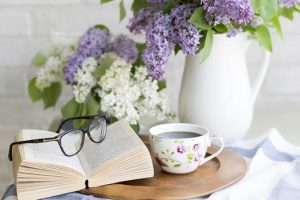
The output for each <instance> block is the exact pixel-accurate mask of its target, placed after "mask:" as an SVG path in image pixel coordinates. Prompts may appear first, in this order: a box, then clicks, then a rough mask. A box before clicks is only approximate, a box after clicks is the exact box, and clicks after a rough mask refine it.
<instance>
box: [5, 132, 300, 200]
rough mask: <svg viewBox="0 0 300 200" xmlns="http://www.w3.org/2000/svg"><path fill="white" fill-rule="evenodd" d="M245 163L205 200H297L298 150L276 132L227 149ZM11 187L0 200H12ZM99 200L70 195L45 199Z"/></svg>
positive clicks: (299, 186)
mask: <svg viewBox="0 0 300 200" xmlns="http://www.w3.org/2000/svg"><path fill="white" fill-rule="evenodd" d="M230 148H231V149H232V150H234V151H236V152H238V153H240V154H241V155H242V156H244V158H245V159H246V160H247V163H248V173H247V175H246V176H245V177H244V178H243V179H242V180H240V181H239V182H237V183H235V184H233V185H231V186H229V187H227V188H225V189H223V190H220V191H218V192H215V193H213V194H212V195H210V196H209V197H206V198H198V199H208V200H298V199H299V200H300V147H296V146H294V145H292V144H290V143H288V142H286V141H285V140H284V139H283V138H282V136H281V135H280V134H279V133H278V131H277V130H276V129H270V130H269V131H268V132H267V133H265V134H264V135H262V136H261V137H259V138H256V139H253V140H248V141H241V142H239V143H237V144H235V145H232V147H230ZM15 199H16V198H15V188H14V186H10V187H9V188H8V190H7V192H6V194H5V195H4V197H3V200H15ZM60 199H76V200H79V199H84V200H100V199H101V198H96V197H92V196H85V195H82V194H78V193H69V194H65V195H60V196H57V197H52V198H48V199H47V200H60Z"/></svg>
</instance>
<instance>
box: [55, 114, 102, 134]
mask: <svg viewBox="0 0 300 200" xmlns="http://www.w3.org/2000/svg"><path fill="white" fill-rule="evenodd" d="M95 117H97V115H91V116H79V117H71V118H68V119H65V120H63V121H62V122H61V123H60V125H59V127H58V129H57V130H56V133H59V132H60V130H61V128H62V127H63V126H64V124H65V123H66V122H68V121H71V120H74V119H93V118H95Z"/></svg>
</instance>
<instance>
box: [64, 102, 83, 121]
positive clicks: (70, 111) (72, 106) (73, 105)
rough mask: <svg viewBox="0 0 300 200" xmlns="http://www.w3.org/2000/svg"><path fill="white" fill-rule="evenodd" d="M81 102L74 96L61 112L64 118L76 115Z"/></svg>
mask: <svg viewBox="0 0 300 200" xmlns="http://www.w3.org/2000/svg"><path fill="white" fill-rule="evenodd" d="M79 108H80V104H79V103H77V102H76V101H75V98H72V99H71V100H70V101H69V102H68V103H66V104H65V105H64V106H63V107H62V108H61V113H62V115H63V117H64V119H67V118H70V117H75V116H76V114H77V113H78V112H79Z"/></svg>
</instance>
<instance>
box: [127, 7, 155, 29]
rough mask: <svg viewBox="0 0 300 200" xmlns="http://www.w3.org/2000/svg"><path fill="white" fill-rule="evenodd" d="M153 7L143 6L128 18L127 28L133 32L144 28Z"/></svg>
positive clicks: (149, 19) (148, 21) (150, 16)
mask: <svg viewBox="0 0 300 200" xmlns="http://www.w3.org/2000/svg"><path fill="white" fill-rule="evenodd" d="M154 10H155V9H154V7H148V8H143V9H141V10H139V11H138V12H137V13H136V14H135V15H134V16H133V17H132V18H131V19H130V20H129V24H128V25H127V28H128V29H129V31H130V32H132V33H134V34H140V33H142V32H143V31H145V30H146V26H147V25H148V24H149V23H150V21H151V19H152V15H153V12H154Z"/></svg>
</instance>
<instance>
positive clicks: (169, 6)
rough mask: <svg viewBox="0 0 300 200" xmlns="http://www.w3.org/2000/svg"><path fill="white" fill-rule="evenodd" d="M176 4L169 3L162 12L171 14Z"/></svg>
mask: <svg viewBox="0 0 300 200" xmlns="http://www.w3.org/2000/svg"><path fill="white" fill-rule="evenodd" d="M175 6H176V4H175V3H174V2H173V1H169V2H168V3H167V4H166V5H165V6H163V7H162V8H161V9H160V10H161V11H162V12H163V13H164V14H168V13H170V11H171V10H172V9H173V8H175Z"/></svg>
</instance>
